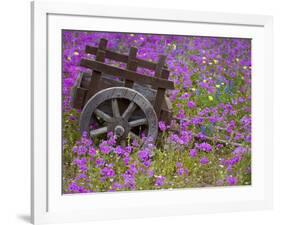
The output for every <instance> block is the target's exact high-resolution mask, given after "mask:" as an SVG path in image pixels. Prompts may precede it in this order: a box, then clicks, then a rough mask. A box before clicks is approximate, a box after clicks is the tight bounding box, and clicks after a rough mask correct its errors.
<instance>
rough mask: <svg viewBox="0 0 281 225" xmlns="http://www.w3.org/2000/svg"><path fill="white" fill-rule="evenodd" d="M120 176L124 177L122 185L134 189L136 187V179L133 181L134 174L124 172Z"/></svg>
mask: <svg viewBox="0 0 281 225" xmlns="http://www.w3.org/2000/svg"><path fill="white" fill-rule="evenodd" d="M122 177H123V179H124V187H126V188H130V189H131V190H134V189H135V188H136V181H135V176H134V175H132V174H130V173H128V172H125V173H124V174H122Z"/></svg>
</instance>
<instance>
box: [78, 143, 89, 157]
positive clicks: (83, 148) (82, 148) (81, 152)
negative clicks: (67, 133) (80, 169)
mask: <svg viewBox="0 0 281 225" xmlns="http://www.w3.org/2000/svg"><path fill="white" fill-rule="evenodd" d="M86 153H87V147H86V146H83V145H81V146H78V149H77V154H78V155H85V154H86Z"/></svg>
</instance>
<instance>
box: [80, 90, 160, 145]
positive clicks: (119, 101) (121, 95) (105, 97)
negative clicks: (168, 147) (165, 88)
mask: <svg viewBox="0 0 281 225" xmlns="http://www.w3.org/2000/svg"><path fill="white" fill-rule="evenodd" d="M93 118H94V120H95V121H97V120H98V121H99V123H97V124H96V126H98V127H95V128H91V121H93ZM140 130H142V131H140ZM80 131H81V132H84V131H87V132H88V133H89V134H90V136H91V137H92V138H94V137H97V136H99V135H102V134H106V133H108V132H110V131H112V132H113V133H114V135H116V136H117V138H118V140H120V141H121V143H122V142H123V143H124V142H125V140H126V138H127V137H128V136H130V138H131V139H138V140H140V135H141V134H142V133H143V132H144V133H145V136H146V137H149V141H151V142H155V140H156V138H157V134H158V118H157V115H156V113H155V111H154V108H153V106H152V105H151V103H150V102H149V101H148V100H147V99H146V98H145V97H144V96H143V95H142V94H140V93H139V92H137V91H135V90H133V89H130V88H126V87H111V88H107V89H104V90H101V91H99V92H98V93H96V94H95V95H94V96H92V97H91V98H90V99H89V100H88V102H87V103H86V104H85V106H84V108H83V110H82V112H81V116H80Z"/></svg>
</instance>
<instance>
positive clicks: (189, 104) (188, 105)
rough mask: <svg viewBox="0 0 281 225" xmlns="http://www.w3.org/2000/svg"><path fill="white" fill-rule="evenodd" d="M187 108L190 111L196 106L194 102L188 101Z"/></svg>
mask: <svg viewBox="0 0 281 225" xmlns="http://www.w3.org/2000/svg"><path fill="white" fill-rule="evenodd" d="M187 107H188V108H190V109H193V108H195V107H196V104H195V102H193V101H189V102H188V103H187Z"/></svg>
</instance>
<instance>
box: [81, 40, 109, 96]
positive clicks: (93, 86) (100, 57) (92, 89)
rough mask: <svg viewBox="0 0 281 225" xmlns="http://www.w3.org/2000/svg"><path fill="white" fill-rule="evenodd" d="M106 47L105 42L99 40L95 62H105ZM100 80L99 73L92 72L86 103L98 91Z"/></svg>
mask: <svg viewBox="0 0 281 225" xmlns="http://www.w3.org/2000/svg"><path fill="white" fill-rule="evenodd" d="M106 45H107V40H106V39H103V38H102V39H100V42H99V47H98V50H97V55H96V60H97V61H99V62H104V61H105V49H106ZM100 78H101V72H100V71H97V70H93V71H92V77H91V83H90V86H89V91H88V92H87V96H86V101H87V100H88V99H90V98H91V97H92V96H93V95H94V94H95V93H96V92H97V91H98V89H99V85H100Z"/></svg>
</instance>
